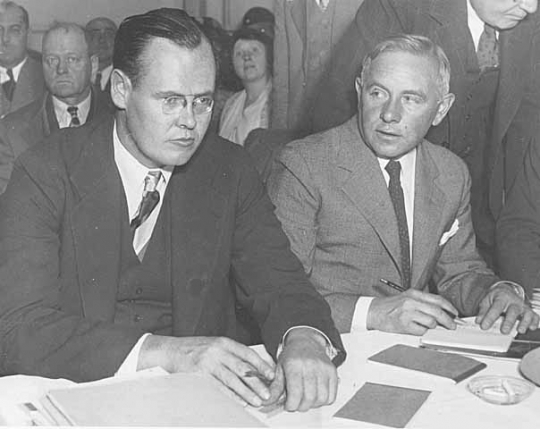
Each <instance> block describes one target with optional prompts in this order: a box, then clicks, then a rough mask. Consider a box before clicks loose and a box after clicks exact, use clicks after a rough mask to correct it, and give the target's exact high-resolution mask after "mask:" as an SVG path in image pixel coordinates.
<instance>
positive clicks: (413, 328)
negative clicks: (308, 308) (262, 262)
mask: <svg viewBox="0 0 540 429" xmlns="http://www.w3.org/2000/svg"><path fill="white" fill-rule="evenodd" d="M449 81H450V66H449V61H448V58H447V57H446V55H445V54H444V52H443V51H442V50H441V48H440V47H438V46H437V45H435V44H434V43H433V42H432V41H431V40H429V39H428V38H426V37H423V36H410V35H402V36H396V37H395V38H390V39H387V40H386V41H383V42H381V43H380V44H378V45H377V46H376V47H375V49H374V50H373V51H372V52H371V53H370V54H368V55H367V56H366V58H365V60H364V62H363V68H362V73H361V75H360V76H358V77H357V78H356V81H355V84H356V90H357V94H358V96H357V100H358V114H357V115H355V116H354V117H353V118H351V119H349V120H348V121H347V122H345V123H344V124H342V125H339V126H338V127H335V128H332V129H330V130H328V131H326V132H323V133H319V134H314V135H312V136H308V137H306V138H305V139H303V140H298V141H295V142H292V143H289V144H287V145H286V146H285V147H284V148H283V151H282V152H281V159H280V162H279V163H278V164H276V169H275V171H274V172H273V175H272V176H271V177H270V180H269V182H268V189H269V193H270V196H271V197H272V199H273V201H274V204H275V205H276V207H277V209H276V214H277V215H278V218H279V219H280V220H281V223H282V225H283V229H284V230H285V232H286V233H287V235H288V236H289V239H290V240H291V246H292V249H293V251H294V252H295V253H296V255H297V256H298V257H299V258H300V260H301V261H302V263H303V264H304V269H305V271H306V273H308V275H309V278H310V280H311V281H312V283H313V284H314V285H315V287H316V288H317V290H318V291H319V292H320V293H321V294H322V295H323V296H324V297H325V298H326V300H327V301H328V303H329V304H330V307H331V308H332V315H333V317H334V320H335V321H336V324H337V326H338V329H339V330H340V331H341V332H348V331H362V330H365V329H366V328H367V329H378V330H382V331H389V332H399V333H407V334H415V335H422V334H423V333H425V332H426V330H428V329H432V328H435V327H436V326H437V325H442V326H444V327H446V328H449V329H455V327H456V326H455V322H454V320H453V317H454V316H457V315H463V316H474V315H476V316H477V318H476V321H477V323H479V324H480V325H481V327H482V328H483V329H487V328H489V327H490V326H492V324H493V323H494V322H495V320H496V319H497V318H498V317H499V316H501V315H503V317H504V321H503V323H502V325H501V330H502V331H503V332H504V333H508V332H510V330H511V328H512V327H513V326H514V325H515V324H517V325H518V330H519V332H525V331H526V330H527V329H528V328H529V327H530V328H532V329H535V328H536V327H537V326H538V320H539V317H538V315H536V314H535V313H534V312H533V311H532V310H531V309H530V307H529V306H528V305H527V303H526V302H525V300H524V293H523V289H522V288H521V287H520V286H519V285H517V284H514V283H512V282H504V281H500V280H499V278H497V277H496V276H495V275H494V274H493V272H492V271H491V270H489V269H488V268H487V267H486V265H485V263H484V261H483V260H482V258H481V257H480V256H479V255H478V253H477V251H476V246H475V236H474V231H473V228H472V223H471V209H470V204H469V195H470V176H469V173H468V172H467V168H466V166H465V164H464V163H463V161H461V160H460V159H459V158H458V157H457V156H456V155H454V154H453V153H451V152H450V151H449V150H447V149H445V148H442V147H440V146H435V145H433V144H431V143H429V142H428V141H427V140H424V136H425V135H426V133H427V132H428V129H429V128H430V127H431V126H437V125H439V124H440V123H441V121H442V120H443V119H444V117H445V115H446V114H447V112H448V110H449V109H450V107H451V106H452V103H453V101H454V95H453V94H452V93H449ZM396 289H397V290H396Z"/></svg>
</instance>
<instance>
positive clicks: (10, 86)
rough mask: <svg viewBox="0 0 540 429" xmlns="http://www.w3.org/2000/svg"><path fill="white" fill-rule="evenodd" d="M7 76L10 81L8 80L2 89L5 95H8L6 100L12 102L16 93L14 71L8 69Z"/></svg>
mask: <svg viewBox="0 0 540 429" xmlns="http://www.w3.org/2000/svg"><path fill="white" fill-rule="evenodd" d="M7 75H8V77H9V80H6V81H5V82H4V83H3V84H2V87H3V89H4V94H6V98H7V99H8V100H9V101H11V100H13V93H14V92H15V85H16V82H15V77H14V76H13V70H12V69H7Z"/></svg>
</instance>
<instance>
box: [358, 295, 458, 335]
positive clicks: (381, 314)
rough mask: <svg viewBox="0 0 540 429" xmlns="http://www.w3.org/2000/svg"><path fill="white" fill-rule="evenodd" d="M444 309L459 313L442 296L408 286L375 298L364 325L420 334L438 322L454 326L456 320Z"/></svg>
mask: <svg viewBox="0 0 540 429" xmlns="http://www.w3.org/2000/svg"><path fill="white" fill-rule="evenodd" d="M443 309H445V310H446V311H448V312H449V313H451V314H455V315H456V316H457V315H458V311H457V310H456V308H455V307H454V306H453V305H452V304H450V302H449V301H447V300H446V299H444V298H443V297H441V296H439V295H433V294H430V293H425V292H420V291H418V290H414V289H409V290H407V291H405V292H402V293H400V294H399V295H394V296H391V297H385V298H374V299H373V301H372V302H371V305H370V307H369V312H368V318H367V328H368V329H377V330H379V331H386V332H395V333H400V334H412V335H423V334H424V333H425V332H426V331H427V330H428V329H432V328H435V327H436V326H437V325H441V326H444V327H445V328H448V329H456V323H455V322H454V320H453V319H452V317H450V316H449V315H448V314H447V313H446V312H445V311H444V310H443Z"/></svg>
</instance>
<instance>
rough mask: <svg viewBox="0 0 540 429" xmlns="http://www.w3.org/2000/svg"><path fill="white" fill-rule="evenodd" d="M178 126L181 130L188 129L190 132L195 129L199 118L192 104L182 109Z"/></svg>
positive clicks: (177, 121) (177, 120) (177, 122)
mask: <svg viewBox="0 0 540 429" xmlns="http://www.w3.org/2000/svg"><path fill="white" fill-rule="evenodd" d="M176 124H177V125H178V126H179V127H180V128H187V129H188V130H192V129H194V128H195V125H197V117H196V116H195V112H194V111H193V106H192V105H191V103H187V105H186V107H185V108H182V109H180V113H179V115H178V118H177V119H176Z"/></svg>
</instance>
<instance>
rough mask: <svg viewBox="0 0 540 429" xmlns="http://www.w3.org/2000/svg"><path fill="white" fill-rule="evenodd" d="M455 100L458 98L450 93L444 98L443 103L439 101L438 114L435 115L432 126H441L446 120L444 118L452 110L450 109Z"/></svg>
mask: <svg viewBox="0 0 540 429" xmlns="http://www.w3.org/2000/svg"><path fill="white" fill-rule="evenodd" d="M455 99H456V96H455V95H454V94H452V93H451V92H449V93H448V94H446V95H445V96H444V97H443V98H442V100H441V101H439V105H438V106H437V113H436V114H435V117H434V118H433V122H432V123H431V125H439V124H440V123H441V121H442V120H443V119H444V117H445V116H446V114H447V113H448V111H449V110H450V107H452V104H454V100H455Z"/></svg>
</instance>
